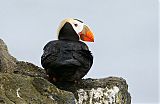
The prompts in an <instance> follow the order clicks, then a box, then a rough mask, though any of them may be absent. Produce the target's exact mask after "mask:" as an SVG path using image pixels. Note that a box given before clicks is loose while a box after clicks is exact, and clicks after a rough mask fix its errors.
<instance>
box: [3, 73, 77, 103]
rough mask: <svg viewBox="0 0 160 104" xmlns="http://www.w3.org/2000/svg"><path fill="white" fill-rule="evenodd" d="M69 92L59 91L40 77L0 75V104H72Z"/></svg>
mask: <svg viewBox="0 0 160 104" xmlns="http://www.w3.org/2000/svg"><path fill="white" fill-rule="evenodd" d="M74 99H75V98H74V95H73V93H71V92H67V91H63V90H59V89H58V88H56V86H54V85H53V84H51V83H49V82H48V81H47V80H45V79H43V78H41V77H30V76H24V75H20V74H8V73H0V103H4V104H13V103H15V104H74V102H75V100H74Z"/></svg>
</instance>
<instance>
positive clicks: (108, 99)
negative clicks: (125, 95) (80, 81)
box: [77, 86, 119, 104]
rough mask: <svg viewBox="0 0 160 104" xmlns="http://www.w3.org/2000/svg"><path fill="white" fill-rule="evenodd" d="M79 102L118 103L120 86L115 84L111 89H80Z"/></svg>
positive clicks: (80, 103)
mask: <svg viewBox="0 0 160 104" xmlns="http://www.w3.org/2000/svg"><path fill="white" fill-rule="evenodd" d="M77 92H78V97H79V98H78V101H77V104H116V95H117V94H118V92H119V88H118V87H117V86H114V87H113V88H111V89H108V88H107V87H106V88H100V87H99V88H96V89H95V88H92V89H91V90H84V89H79V90H78V91H77Z"/></svg>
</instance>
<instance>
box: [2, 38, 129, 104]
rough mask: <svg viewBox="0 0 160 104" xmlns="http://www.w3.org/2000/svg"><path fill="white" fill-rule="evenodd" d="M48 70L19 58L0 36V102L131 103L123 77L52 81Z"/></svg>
mask: <svg viewBox="0 0 160 104" xmlns="http://www.w3.org/2000/svg"><path fill="white" fill-rule="evenodd" d="M46 78H47V75H46V73H45V70H44V69H42V68H40V67H38V66H36V65H34V64H32V63H29V62H23V61H18V60H17V59H16V58H14V57H13V56H11V55H10V54H9V52H8V48H7V45H6V44H5V43H4V41H3V40H2V39H0V104H131V96H130V94H129V93H128V85H127V83H126V81H125V80H124V79H123V78H118V77H108V78H103V79H91V78H89V79H82V80H81V81H79V82H78V83H76V84H74V83H70V82H61V83H54V84H52V83H50V82H48V81H47V80H46Z"/></svg>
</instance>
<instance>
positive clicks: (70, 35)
mask: <svg viewBox="0 0 160 104" xmlns="http://www.w3.org/2000/svg"><path fill="white" fill-rule="evenodd" d="M58 39H59V40H73V41H79V36H78V34H77V33H76V32H75V31H74V29H73V27H72V25H71V24H70V23H69V22H66V23H65V25H64V26H63V27H62V29H61V30H60V32H59V35H58Z"/></svg>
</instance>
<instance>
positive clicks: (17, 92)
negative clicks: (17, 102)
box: [16, 88, 22, 99]
mask: <svg viewBox="0 0 160 104" xmlns="http://www.w3.org/2000/svg"><path fill="white" fill-rule="evenodd" d="M19 91H20V88H18V89H17V90H16V94H17V97H18V98H20V99H22V98H21V96H20V95H19Z"/></svg>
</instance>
